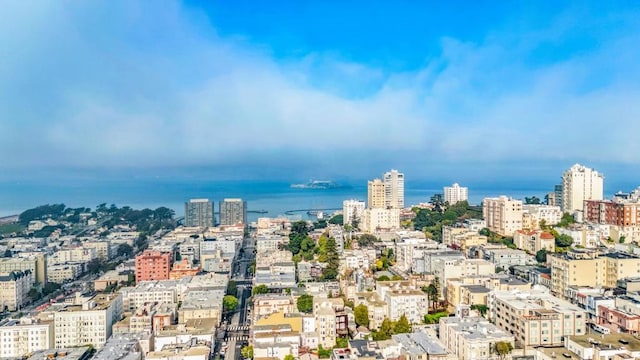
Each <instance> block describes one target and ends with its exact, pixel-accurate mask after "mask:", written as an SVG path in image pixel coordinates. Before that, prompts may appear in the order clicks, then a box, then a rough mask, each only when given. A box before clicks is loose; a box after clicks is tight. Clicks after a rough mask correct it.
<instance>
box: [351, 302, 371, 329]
mask: <svg viewBox="0 0 640 360" xmlns="http://www.w3.org/2000/svg"><path fill="white" fill-rule="evenodd" d="M353 316H354V317H355V320H356V324H357V325H358V326H364V327H366V328H368V327H369V308H367V307H366V306H365V305H363V304H360V305H358V306H356V308H355V309H353Z"/></svg>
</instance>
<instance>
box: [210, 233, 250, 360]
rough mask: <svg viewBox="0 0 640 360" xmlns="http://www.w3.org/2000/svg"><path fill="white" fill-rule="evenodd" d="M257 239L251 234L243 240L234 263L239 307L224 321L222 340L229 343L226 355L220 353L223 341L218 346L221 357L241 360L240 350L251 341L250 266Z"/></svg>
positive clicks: (233, 277)
mask: <svg viewBox="0 0 640 360" xmlns="http://www.w3.org/2000/svg"><path fill="white" fill-rule="evenodd" d="M254 248H255V239H254V238H253V237H252V236H251V235H249V236H246V237H245V238H244V239H243V241H242V246H241V248H240V250H239V251H238V254H237V256H236V258H235V259H234V262H233V265H232V274H231V275H232V277H231V280H232V281H235V282H236V285H237V293H236V297H237V298H238V308H237V310H236V311H235V312H234V313H233V314H232V315H231V318H230V319H228V321H226V322H223V325H222V326H221V329H220V330H221V331H220V333H221V335H222V336H220V337H219V340H220V342H222V341H224V342H226V343H227V349H226V353H225V354H224V356H222V354H221V353H220V350H221V345H222V344H221V343H220V344H218V345H217V346H216V350H217V351H216V352H215V353H216V354H221V356H220V358H225V359H233V360H240V359H242V355H241V353H240V350H241V349H242V347H244V346H246V345H248V343H249V341H248V340H249V326H250V316H248V314H250V311H251V310H250V302H249V298H250V297H251V291H252V285H251V282H252V279H253V277H252V274H251V271H250V266H251V263H252V262H253V260H254V259H255V254H254Z"/></svg>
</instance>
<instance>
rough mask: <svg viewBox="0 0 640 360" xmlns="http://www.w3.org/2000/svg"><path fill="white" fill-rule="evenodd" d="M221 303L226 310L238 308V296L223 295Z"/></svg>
mask: <svg viewBox="0 0 640 360" xmlns="http://www.w3.org/2000/svg"><path fill="white" fill-rule="evenodd" d="M222 305H223V306H224V309H225V310H227V311H235V310H236V308H238V298H236V297H235V296H233V295H225V296H224V297H223V298H222Z"/></svg>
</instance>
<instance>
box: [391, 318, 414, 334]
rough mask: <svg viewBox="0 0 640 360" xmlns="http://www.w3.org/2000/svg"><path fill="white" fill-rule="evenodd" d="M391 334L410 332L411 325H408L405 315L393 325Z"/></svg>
mask: <svg viewBox="0 0 640 360" xmlns="http://www.w3.org/2000/svg"><path fill="white" fill-rule="evenodd" d="M393 332H394V333H395V334H406V333H410V332H411V324H409V319H407V317H406V316H405V314H402V316H400V319H398V321H397V322H396V323H395V324H393Z"/></svg>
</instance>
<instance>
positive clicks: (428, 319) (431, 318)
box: [424, 311, 449, 324]
mask: <svg viewBox="0 0 640 360" xmlns="http://www.w3.org/2000/svg"><path fill="white" fill-rule="evenodd" d="M446 316H449V314H448V313H447V312H446V311H441V312H437V313H434V314H426V315H425V316H424V323H425V324H437V323H439V322H440V318H441V317H446Z"/></svg>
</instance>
